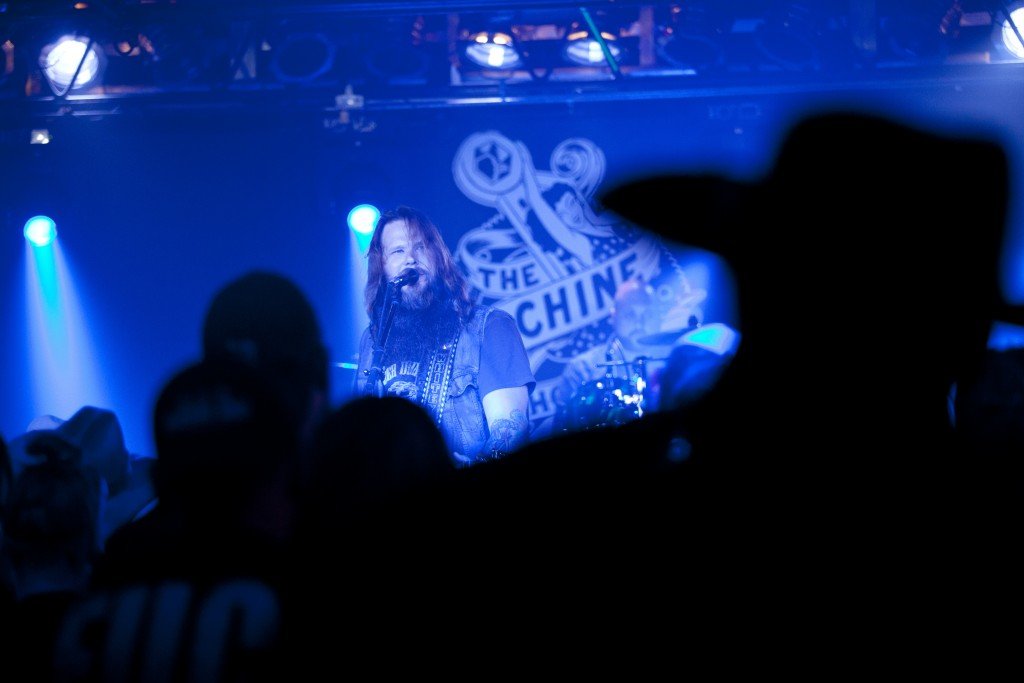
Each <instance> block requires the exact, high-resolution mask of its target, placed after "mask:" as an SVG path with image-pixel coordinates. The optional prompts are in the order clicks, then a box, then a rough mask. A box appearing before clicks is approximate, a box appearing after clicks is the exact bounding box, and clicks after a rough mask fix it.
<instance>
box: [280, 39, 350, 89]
mask: <svg viewBox="0 0 1024 683" xmlns="http://www.w3.org/2000/svg"><path fill="white" fill-rule="evenodd" d="M271 52H272V54H273V56H272V57H271V62H270V70H271V71H272V72H273V73H274V76H275V77H276V78H277V80H278V81H281V82H282V83H310V82H312V81H315V80H316V79H317V78H320V77H321V76H323V75H324V74H326V73H327V72H328V71H330V70H331V68H332V67H333V66H334V59H335V54H336V52H337V48H336V47H335V45H334V43H333V42H331V41H330V40H329V39H328V38H327V36H325V35H324V34H322V33H293V34H291V35H289V36H287V37H286V38H285V39H284V41H283V42H282V43H281V44H280V45H278V46H277V47H274V48H273V49H272V50H271Z"/></svg>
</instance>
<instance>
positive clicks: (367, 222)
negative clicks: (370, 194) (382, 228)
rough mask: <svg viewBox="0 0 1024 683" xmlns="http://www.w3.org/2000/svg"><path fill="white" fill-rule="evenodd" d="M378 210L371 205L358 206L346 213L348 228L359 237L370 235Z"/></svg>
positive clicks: (377, 216) (378, 213) (378, 215)
mask: <svg viewBox="0 0 1024 683" xmlns="http://www.w3.org/2000/svg"><path fill="white" fill-rule="evenodd" d="M378 218H380V210H379V209H377V207H376V206H373V205H372V204H360V205H359V206H357V207H355V208H353V209H352V210H351V211H349V212H348V227H350V228H351V229H352V230H353V231H355V232H357V233H359V234H360V235H372V234H373V229H374V228H375V227H377V219H378Z"/></svg>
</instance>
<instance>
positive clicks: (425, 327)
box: [383, 284, 458, 366]
mask: <svg viewBox="0 0 1024 683" xmlns="http://www.w3.org/2000/svg"><path fill="white" fill-rule="evenodd" d="M406 297H407V293H406V292H403V293H402V300H401V301H402V302H401V305H399V307H398V310H396V311H395V319H394V320H393V321H392V323H391V331H390V333H389V334H388V341H387V349H386V350H385V354H384V358H385V362H384V363H383V365H385V366H386V365H388V364H389V363H391V362H395V361H403V360H418V361H421V362H426V361H427V359H429V357H430V354H431V353H433V352H434V350H435V349H437V348H438V347H439V346H440V345H441V344H442V343H445V342H446V341H447V340H448V339H449V338H450V337H452V336H453V335H454V333H455V329H456V325H457V324H458V316H457V315H456V313H455V309H454V307H453V305H452V303H453V302H452V299H451V297H449V296H447V295H446V294H445V292H444V291H443V290H441V289H440V288H439V287H438V286H437V285H436V284H431V286H428V287H425V288H423V289H422V290H418V291H415V292H409V293H408V298H409V300H408V301H407V299H406Z"/></svg>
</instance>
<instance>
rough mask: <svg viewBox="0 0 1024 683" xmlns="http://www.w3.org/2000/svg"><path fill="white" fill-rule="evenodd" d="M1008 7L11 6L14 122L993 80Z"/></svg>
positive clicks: (2, 110) (1006, 58) (89, 0)
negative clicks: (478, 52)
mask: <svg viewBox="0 0 1024 683" xmlns="http://www.w3.org/2000/svg"><path fill="white" fill-rule="evenodd" d="M1009 9H1010V8H1009V6H1008V3H1003V2H981V1H977V0H975V1H968V0H841V1H839V0H822V1H817V2H778V1H768V0H741V1H734V2H713V1H710V0H708V1H706V2H701V1H692V2H634V1H630V0H619V1H617V2H611V1H607V0H606V1H598V0H595V1H592V2H588V3H586V5H585V6H581V5H579V4H578V3H570V2H557V1H554V0H549V1H541V0H537V1H532V2H528V1H525V0H520V1H518V2H489V1H487V0H479V1H476V2H473V1H470V0H461V1H451V2H442V1H440V0H435V1H430V2H408V1H399V0H378V1H377V2H316V1H312V0H311V1H306V2H272V1H269V0H263V1H255V0H249V1H247V2H239V1H235V0H220V1H216V0H83V1H81V2H77V3H76V2H71V1H66V0H65V1H61V2H54V1H50V0H42V1H40V0H30V1H21V2H18V1H12V2H2V1H0V44H2V45H3V53H2V54H0V59H3V62H2V66H3V69H2V73H0V79H2V81H0V119H2V120H3V121H5V122H7V125H11V124H12V122H21V123H23V122H25V121H26V120H32V119H35V118H39V117H42V118H47V117H54V116H62V115H68V114H71V115H77V114H82V115H113V114H119V113H124V112H130V111H140V110H141V111H152V110H159V109H173V110H176V111H181V110H190V109H195V110H200V111H212V110H217V109H225V108H227V109H238V110H246V111H281V110H289V111H294V110H307V111H315V112H324V113H326V114H328V115H330V116H337V117H338V118H339V120H340V121H342V122H345V121H346V120H347V118H348V116H349V115H350V113H351V112H353V111H357V110H365V111H374V110H389V109H408V108H431V107H454V106H465V105H472V104H480V103H502V102H517V103H531V102H536V103H544V102H560V101H566V100H574V101H588V100H596V101H604V100H612V101H619V100H642V99H655V98H657V99H669V98H689V97H708V96H717V95H722V94H734V93H740V94H746V93H750V92H769V93H770V92H780V91H781V92H786V91H794V90H796V91H808V92H812V91H815V90H821V89H831V88H840V87H851V86H855V87H858V88H892V87H901V85H902V84H905V83H907V82H908V81H909V82H921V81H936V80H943V79H949V80H957V79H960V80H969V79H987V78H996V77H1002V76H1004V75H1005V74H1006V73H1007V71H1008V70H1010V71H1016V70H1019V69H1020V68H1021V67H1020V64H1018V60H1017V59H1015V58H1013V56H1012V55H1011V54H1010V53H1009V52H1007V51H1006V50H1005V48H1003V47H1002V46H1001V43H1000V41H999V40H998V35H997V32H998V30H999V29H1000V27H1001V25H1002V24H1003V22H1004V19H1005V17H1006V15H1007V11H1008V10H1009ZM595 29H596V30H595ZM584 31H587V32H589V33H590V34H591V35H593V34H601V35H602V37H603V42H604V45H603V46H602V45H600V43H598V45H597V47H598V48H600V51H596V50H597V48H592V52H591V54H595V55H597V59H598V60H599V61H596V62H595V63H593V64H588V65H580V64H573V63H570V62H568V61H566V59H565V56H564V52H563V50H564V48H565V47H566V39H567V37H570V36H573V35H579V34H580V33H581V32H584ZM484 32H487V33H488V34H491V35H493V34H494V33H495V32H498V33H504V34H506V35H508V36H509V37H510V38H511V39H512V41H513V43H514V46H515V48H516V50H517V51H518V57H519V61H518V63H517V65H516V66H515V67H514V68H511V69H498V68H492V67H490V66H479V65H477V64H474V63H473V62H472V61H470V60H469V59H468V58H467V56H466V52H465V48H466V47H467V46H468V45H470V44H472V43H473V42H474V40H476V39H477V38H476V36H478V35H479V34H481V33H484ZM65 35H74V36H79V37H81V38H82V39H83V40H88V41H91V42H90V43H89V44H90V45H91V46H93V47H95V48H96V50H97V52H98V54H99V55H100V57H99V60H100V74H99V79H98V80H97V82H96V83H95V84H92V85H89V86H86V87H81V88H75V89H70V90H68V89H66V88H61V87H55V86H54V85H53V84H52V83H51V82H50V80H49V79H48V78H47V76H46V74H45V73H44V71H43V69H42V68H41V57H40V55H41V54H44V51H45V49H46V46H47V45H52V44H53V43H54V41H56V40H57V38H59V37H60V36H65ZM611 50H615V51H616V53H617V56H616V57H615V58H613V59H609V58H608V55H610V53H611Z"/></svg>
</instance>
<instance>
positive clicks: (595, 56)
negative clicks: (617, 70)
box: [563, 31, 622, 66]
mask: <svg viewBox="0 0 1024 683" xmlns="http://www.w3.org/2000/svg"><path fill="white" fill-rule="evenodd" d="M601 37H602V38H604V41H605V45H607V46H608V51H609V52H611V54H612V58H613V59H615V60H616V61H618V59H619V55H620V54H621V53H622V50H620V49H619V46H618V45H615V44H614V43H613V41H614V40H615V36H613V35H612V34H611V33H606V32H604V31H601ZM565 40H566V44H565V49H564V52H563V54H564V55H565V58H566V59H567V60H569V61H570V62H573V63H574V64H580V65H582V66H597V65H598V64H604V63H606V60H605V56H604V52H603V51H602V50H601V43H599V42H598V41H597V40H595V39H594V38H593V37H591V35H590V33H589V32H588V31H576V32H574V33H570V34H569V35H567V36H566V37H565Z"/></svg>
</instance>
